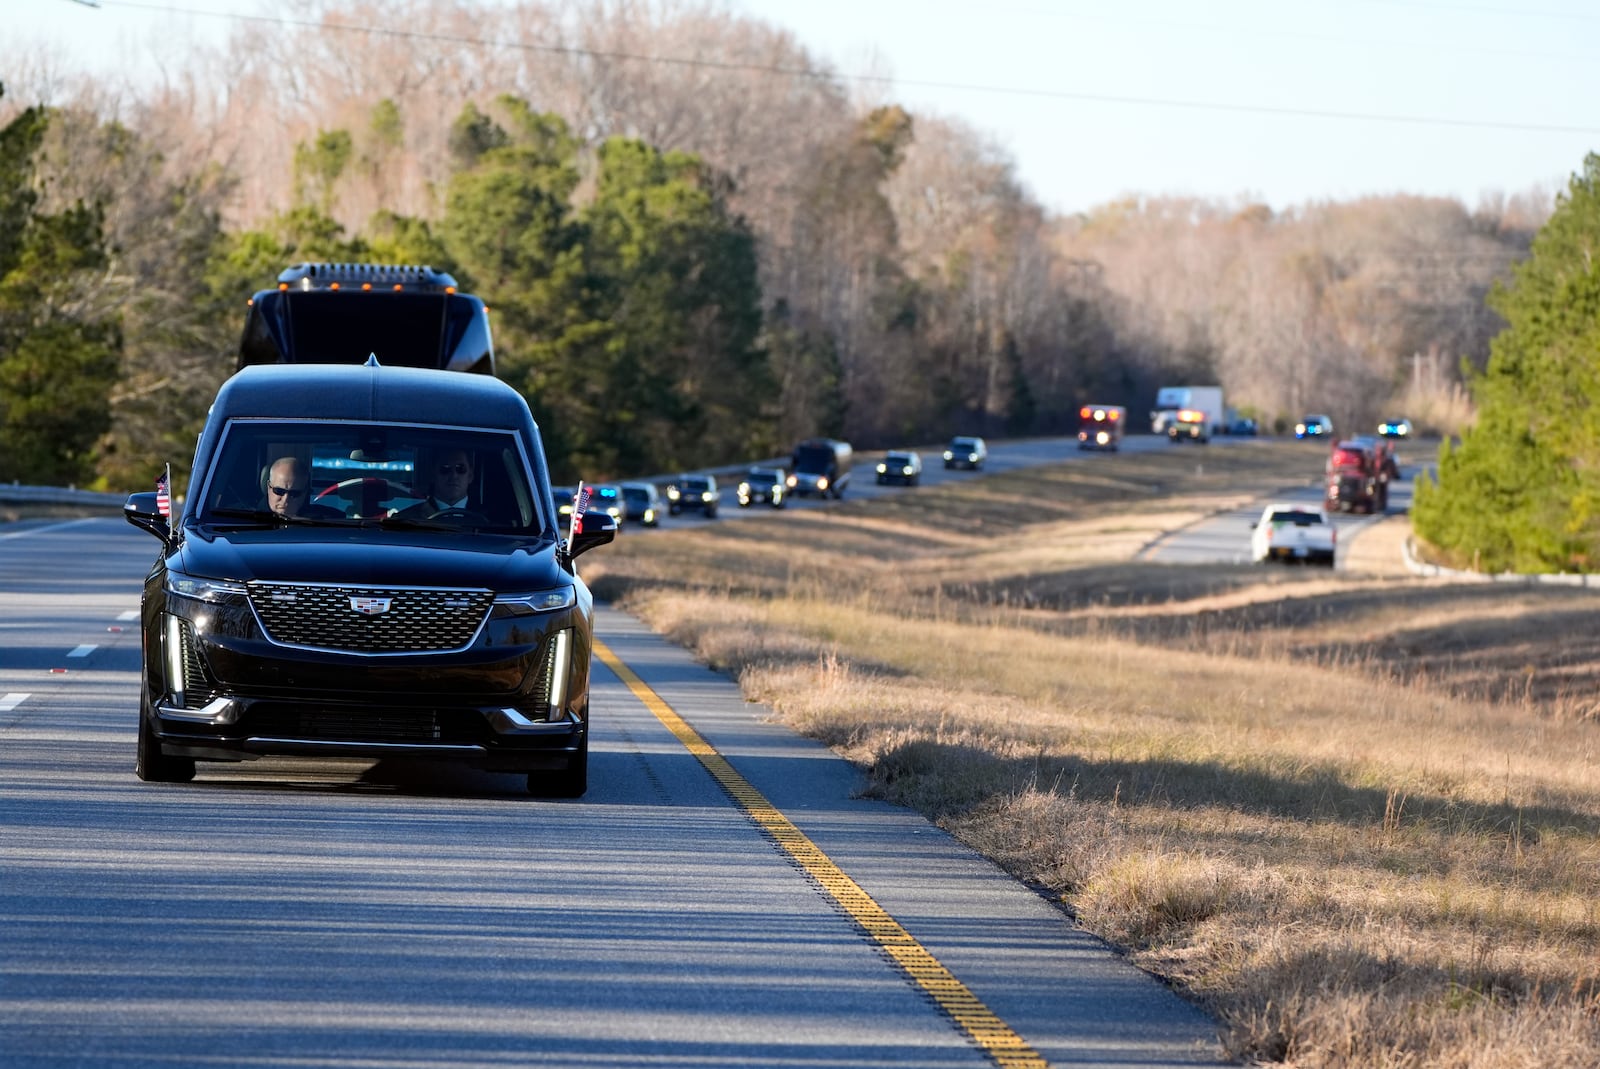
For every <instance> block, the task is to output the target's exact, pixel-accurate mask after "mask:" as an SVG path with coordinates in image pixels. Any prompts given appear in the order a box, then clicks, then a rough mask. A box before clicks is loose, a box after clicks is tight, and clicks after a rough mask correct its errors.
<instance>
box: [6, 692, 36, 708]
mask: <svg viewBox="0 0 1600 1069" xmlns="http://www.w3.org/2000/svg"><path fill="white" fill-rule="evenodd" d="M29 697H30V695H28V694H19V693H17V692H15V691H13V692H11V693H10V694H0V713H9V712H10V711H11V710H13V709H15V708H16V707H17V706H19V705H21V704H22V703H23V702H25V701H27V700H28V698H29Z"/></svg>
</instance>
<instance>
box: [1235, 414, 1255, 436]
mask: <svg viewBox="0 0 1600 1069" xmlns="http://www.w3.org/2000/svg"><path fill="white" fill-rule="evenodd" d="M1260 429H1261V428H1260V427H1259V425H1258V424H1257V423H1256V421H1255V420H1254V419H1252V418H1250V417H1249V416H1235V417H1234V418H1233V420H1232V421H1231V422H1230V423H1229V424H1228V433H1229V434H1234V435H1239V436H1241V437H1245V438H1251V437H1254V436H1255V435H1256V434H1258V433H1259V432H1260Z"/></svg>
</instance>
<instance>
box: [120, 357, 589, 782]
mask: <svg viewBox="0 0 1600 1069" xmlns="http://www.w3.org/2000/svg"><path fill="white" fill-rule="evenodd" d="M436 475H439V476H445V477H453V478H454V479H455V480H457V482H456V485H457V486H458V487H461V488H462V489H463V491H464V496H463V497H462V498H461V499H460V500H452V501H441V500H436V498H435V497H434V496H433V495H432V492H431V489H430V488H431V487H432V486H433V485H434V477H435V476H436ZM273 502H276V507H274V504H273ZM172 511H173V515H172V517H171V520H170V522H169V520H168V517H167V516H165V515H163V514H162V511H161V507H160V502H159V500H158V495H156V494H149V493H146V494H134V495H133V496H131V497H130V498H129V499H128V503H127V505H126V506H125V512H126V516H127V519H128V521H129V522H130V523H132V524H134V525H135V526H137V527H140V528H143V529H144V530H147V531H149V532H151V533H152V534H154V535H156V536H157V537H158V538H160V539H161V542H162V548H161V555H160V558H159V559H158V560H157V562H156V564H155V567H154V568H153V569H152V571H151V572H150V574H149V576H148V577H147V579H146V580H145V587H144V595H143V599H142V603H141V624H142V629H143V653H144V669H143V681H142V682H143V685H142V688H141V700H140V713H139V741H138V760H137V765H136V770H137V772H138V775H139V776H140V778H142V779H145V780H158V781H164V782H183V781H187V780H189V779H191V778H193V776H194V774H195V762H196V761H197V760H198V761H240V760H248V759H251V758H256V757H260V756H263V755H266V754H275V755H297V756H312V757H314V756H324V755H326V756H331V757H354V758H388V757H402V758H425V759H437V760H441V761H454V762H462V763H466V764H468V765H472V766H476V767H480V768H485V769H492V770H498V771H513V772H519V773H527V774H528V789H529V790H530V791H532V792H533V793H536V794H549V795H555V796H565V797H575V796H578V795H581V794H582V793H583V792H584V791H585V789H586V787H587V776H588V772H587V769H588V746H589V731H588V718H589V661H590V648H591V636H592V628H593V602H592V600H591V598H590V595H589V591H588V589H587V587H586V586H585V585H584V583H583V581H582V580H581V579H579V578H578V576H577V574H576V572H575V571H574V568H573V563H572V562H573V558H575V557H577V556H578V555H579V554H581V553H583V552H585V551H586V550H588V549H591V548H593V547H595V546H598V545H601V544H603V543H606V542H609V541H611V540H612V538H613V537H614V536H615V533H616V524H615V522H614V521H612V520H611V519H610V518H609V517H607V516H604V515H603V514H590V515H589V516H586V517H585V518H584V521H583V523H582V525H581V526H580V528H579V530H578V531H577V533H576V535H575V538H574V540H573V541H572V542H571V544H568V543H567V541H566V540H565V539H564V537H563V536H564V535H566V534H567V531H566V530H565V528H564V526H563V525H562V524H561V523H560V522H559V520H558V517H557V515H556V511H555V507H554V505H553V504H552V501H551V496H550V478H549V474H548V472H547V470H546V463H545V456H544V450H543V446H542V444H541V441H540V436H539V429H538V427H537V426H536V425H535V424H534V421H533V418H532V416H531V415H530V414H529V411H528V406H527V404H526V402H524V400H523V399H522V396H521V395H520V394H518V393H517V392H516V391H515V390H513V389H512V388H511V387H509V386H507V385H506V384H504V383H502V382H500V381H499V380H498V379H495V378H492V377H489V376H484V375H462V374H457V373H455V372H451V371H439V370H422V369H416V368H400V367H379V366H377V365H376V363H375V362H374V363H369V364H368V365H366V366H338V365H299V366H270V367H249V368H246V369H244V370H242V371H240V372H239V373H237V374H236V375H234V376H233V377H232V378H231V379H229V380H228V382H226V383H225V384H224V385H223V387H222V389H221V391H220V392H219V393H218V394H217V398H216V401H215V402H214V404H213V405H212V408H211V414H210V416H209V418H208V420H207V422H206V426H205V429H204V431H203V432H202V433H201V435H200V442H199V446H198V449H197V451H196V454H195V465H194V474H193V477H192V479H191V481H190V484H189V487H188V494H187V496H186V499H185V500H184V502H183V505H182V508H181V509H176V508H174V509H173V510H172Z"/></svg>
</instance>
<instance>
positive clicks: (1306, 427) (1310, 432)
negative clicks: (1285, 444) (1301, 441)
mask: <svg viewBox="0 0 1600 1069" xmlns="http://www.w3.org/2000/svg"><path fill="white" fill-rule="evenodd" d="M1294 436H1295V437H1296V438H1332V437H1333V419H1332V417H1330V416H1325V415H1322V414H1320V413H1313V414H1312V415H1309V416H1307V417H1306V418H1305V419H1303V420H1301V421H1300V422H1299V423H1296V424H1295V425H1294Z"/></svg>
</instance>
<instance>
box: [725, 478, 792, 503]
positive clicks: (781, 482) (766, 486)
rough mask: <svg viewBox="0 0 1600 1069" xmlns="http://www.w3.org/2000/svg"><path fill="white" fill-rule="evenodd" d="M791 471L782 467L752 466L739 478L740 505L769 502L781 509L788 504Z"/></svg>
mask: <svg viewBox="0 0 1600 1069" xmlns="http://www.w3.org/2000/svg"><path fill="white" fill-rule="evenodd" d="M788 494H789V473H788V472H786V471H784V470H783V469H782V468H751V469H750V470H749V471H747V472H745V473H744V478H743V479H740V480H739V489H738V495H737V496H738V498H739V507H740V508H742V509H747V508H749V507H750V506H751V505H756V504H767V505H771V506H772V507H773V508H775V509H781V508H783V507H784V506H785V505H787V504H788V501H789V499H788Z"/></svg>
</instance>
